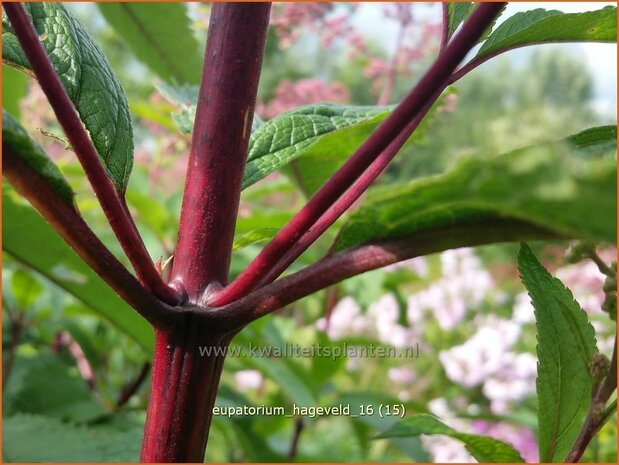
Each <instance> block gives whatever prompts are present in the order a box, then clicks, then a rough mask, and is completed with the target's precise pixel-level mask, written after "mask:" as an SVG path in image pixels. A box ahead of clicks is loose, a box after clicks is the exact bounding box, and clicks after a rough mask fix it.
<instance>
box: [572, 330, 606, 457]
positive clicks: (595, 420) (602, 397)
mask: <svg viewBox="0 0 619 465" xmlns="http://www.w3.org/2000/svg"><path fill="white" fill-rule="evenodd" d="M616 390H617V338H616V337H615V347H614V349H613V355H612V358H611V360H610V368H609V370H608V375H607V376H606V377H605V378H604V380H603V381H602V383H601V384H600V387H599V388H598V390H597V391H596V392H595V393H594V395H593V398H592V400H591V406H590V407H589V412H588V414H587V418H586V419H585V423H584V424H583V427H582V429H581V431H580V433H579V435H578V437H577V438H576V440H575V441H574V444H573V445H572V449H571V450H570V452H569V454H568V455H567V457H566V459H565V462H566V463H577V462H578V461H580V459H581V457H582V456H583V454H584V453H585V451H586V450H587V447H588V446H589V443H590V442H591V440H592V439H593V437H594V436H595V435H596V434H597V433H598V431H599V430H600V429H602V426H604V424H605V423H606V421H608V418H609V417H610V415H611V414H612V413H613V412H610V411H607V412H604V407H605V406H606V403H607V402H608V399H610V396H612V395H613V392H615V391H616Z"/></svg>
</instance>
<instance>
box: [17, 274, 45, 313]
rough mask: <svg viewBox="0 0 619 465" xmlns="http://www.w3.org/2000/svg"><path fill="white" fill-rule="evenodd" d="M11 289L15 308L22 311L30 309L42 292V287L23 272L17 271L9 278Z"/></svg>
mask: <svg viewBox="0 0 619 465" xmlns="http://www.w3.org/2000/svg"><path fill="white" fill-rule="evenodd" d="M11 289H12V290H13V296H14V297H15V303H16V304H17V307H18V308H19V309H20V310H22V311H24V310H28V309H30V308H31V307H32V306H33V305H34V303H35V302H36V301H37V299H38V298H39V296H40V295H41V293H42V292H43V286H41V283H39V282H38V281H37V280H36V279H34V278H33V277H32V276H31V275H30V274H28V273H26V272H25V271H24V270H20V269H17V270H15V271H14V272H13V276H12V277H11Z"/></svg>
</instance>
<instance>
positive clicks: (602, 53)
mask: <svg viewBox="0 0 619 465" xmlns="http://www.w3.org/2000/svg"><path fill="white" fill-rule="evenodd" d="M605 5H616V3H613V2H510V3H509V5H508V6H507V9H506V11H505V13H503V15H502V18H499V20H498V23H501V22H502V21H503V20H505V19H507V18H509V17H510V16H511V15H513V14H514V13H517V12H519V11H526V10H532V9H535V8H545V9H554V10H560V11H563V12H565V13H577V12H582V11H591V10H597V9H600V8H603V7H604V6H605ZM379 8H380V4H378V3H366V4H364V5H363V6H362V7H361V8H359V10H358V11H357V12H356V13H355V14H356V17H355V23H356V24H357V25H359V27H360V28H362V29H363V30H364V32H365V33H367V34H368V35H371V36H374V37H375V38H376V39H377V40H380V41H381V42H382V43H383V44H384V46H385V47H388V45H389V44H394V43H395V37H396V33H397V26H396V24H395V22H392V21H385V20H381V21H376V18H377V17H381V18H382V14H381V12H380V11H379ZM417 14H418V15H419V16H420V17H422V16H426V15H427V16H428V17H429V18H433V19H434V18H437V17H440V3H439V2H436V3H428V4H425V5H423V6H422V5H420V7H419V8H418V10H417ZM545 47H555V48H564V49H565V48H568V49H570V52H572V53H578V54H581V55H582V56H583V57H584V58H585V60H586V62H587V66H588V68H589V70H590V72H591V75H592V76H593V78H594V83H595V89H594V94H595V96H594V107H595V109H596V110H597V111H598V112H599V113H601V114H603V115H605V116H609V117H612V118H613V119H614V118H616V114H617V45H616V44H596V43H587V44H553V45H545ZM534 50H535V47H527V48H523V49H520V50H514V51H511V52H508V53H506V54H504V55H503V56H504V57H507V59H509V60H511V61H512V62H513V63H515V64H518V63H520V62H524V60H526V59H527V58H528V56H529V54H531V53H533V51H534ZM494 65H495V63H493V62H492V61H491V62H489V63H486V64H484V65H482V67H481V68H479V69H483V67H484V66H488V67H490V66H494Z"/></svg>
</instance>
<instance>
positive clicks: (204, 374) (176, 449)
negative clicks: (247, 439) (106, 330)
mask: <svg viewBox="0 0 619 465" xmlns="http://www.w3.org/2000/svg"><path fill="white" fill-rule="evenodd" d="M231 337H232V336H231V335H223V334H214V333H212V332H210V330H209V328H208V327H206V326H204V325H202V324H199V322H198V321H193V320H192V319H191V318H190V317H188V318H187V319H186V322H185V324H184V325H183V326H182V327H178V328H173V329H172V330H157V331H156V339H155V357H154V361H153V371H152V379H153V382H152V384H151V393H150V399H149V401H148V409H147V412H146V424H145V427H144V440H143V443H142V453H141V456H140V461H141V462H167V463H170V462H175V463H188V462H194V463H195V462H203V460H204V451H205V449H206V443H207V439H208V431H209V428H210V424H211V418H212V415H213V405H214V404H215V397H216V396H217V388H218V386H219V378H220V376H221V371H222V369H223V364H224V359H225V350H226V348H227V347H228V344H229V343H230V339H231ZM205 349H207V350H212V351H213V352H209V353H208V354H206V353H204V354H203V353H202V350H205Z"/></svg>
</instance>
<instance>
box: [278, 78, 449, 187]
mask: <svg viewBox="0 0 619 465" xmlns="http://www.w3.org/2000/svg"><path fill="white" fill-rule="evenodd" d="M453 93H455V89H454V88H453V87H449V88H448V89H446V90H445V91H444V92H443V94H442V95H441V96H440V97H439V98H438V100H437V101H436V103H435V104H434V105H433V106H432V108H431V109H430V111H429V112H428V114H427V115H426V117H425V118H424V119H423V121H422V122H421V124H420V125H419V127H418V128H417V129H416V130H415V132H414V133H413V134H412V135H411V137H410V138H409V139H408V141H407V142H406V144H407V145H409V144H416V143H420V142H421V141H423V139H424V134H425V133H426V131H427V128H428V127H429V126H430V125H432V124H433V123H434V118H435V116H436V111H437V109H438V108H440V107H441V106H442V105H443V102H444V99H445V97H446V96H448V95H451V94H453ZM375 108H378V107H375ZM388 114H389V110H388V109H383V112H382V113H380V114H378V115H376V116H373V117H370V118H368V119H365V120H362V121H361V122H359V123H356V124H354V125H352V126H350V127H345V128H343V129H338V130H337V131H335V132H333V133H329V134H326V135H324V136H322V137H320V138H318V140H317V141H316V142H315V143H313V144H312V145H310V146H309V147H307V148H306V149H305V150H303V152H302V153H300V154H298V158H296V159H295V160H294V161H292V162H291V163H290V165H288V166H287V167H286V168H285V171H284V172H285V173H286V174H287V175H288V177H290V178H291V179H293V180H294V182H295V183H296V184H297V186H298V187H299V188H300V189H301V191H303V193H304V194H305V195H307V196H310V195H312V194H313V193H315V192H316V191H317V190H318V189H319V188H320V187H321V186H322V185H323V184H324V183H325V182H326V181H327V179H329V178H330V177H331V176H332V175H333V173H334V172H335V171H336V170H337V169H338V168H339V167H340V166H342V165H343V164H344V162H345V161H346V160H347V159H348V158H349V157H350V156H351V155H352V154H353V153H354V151H355V150H356V149H357V148H358V147H359V146H361V144H363V142H365V141H366V140H367V138H368V137H369V136H370V134H371V133H372V132H373V131H374V130H375V129H376V128H377V127H378V125H379V124H380V123H381V122H382V121H383V120H384V119H385V118H386V117H387V116H388Z"/></svg>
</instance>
